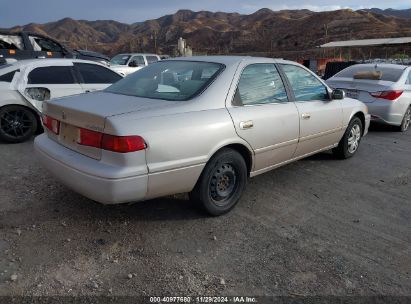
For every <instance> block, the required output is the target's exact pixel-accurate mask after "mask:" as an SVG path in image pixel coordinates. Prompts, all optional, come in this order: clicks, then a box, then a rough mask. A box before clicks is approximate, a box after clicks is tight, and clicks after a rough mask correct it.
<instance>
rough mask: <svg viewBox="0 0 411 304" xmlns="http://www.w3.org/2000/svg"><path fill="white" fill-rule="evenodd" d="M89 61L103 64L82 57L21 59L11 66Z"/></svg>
mask: <svg viewBox="0 0 411 304" xmlns="http://www.w3.org/2000/svg"><path fill="white" fill-rule="evenodd" d="M73 62H76V63H90V64H96V65H101V66H104V65H103V64H100V63H99V62H96V61H91V60H83V59H74V58H39V59H23V60H19V61H16V62H13V63H11V65H12V66H13V67H22V66H26V65H39V66H43V65H48V66H50V65H67V64H69V63H73Z"/></svg>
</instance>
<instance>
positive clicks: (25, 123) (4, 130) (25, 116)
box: [0, 105, 37, 143]
mask: <svg viewBox="0 0 411 304" xmlns="http://www.w3.org/2000/svg"><path fill="white" fill-rule="evenodd" d="M36 130H37V119H36V116H35V114H34V113H33V112H32V111H30V110H29V109H28V108H26V107H22V106H18V105H10V106H4V107H2V108H0V139H1V140H3V141H6V142H10V143H19V142H23V141H26V140H28V139H29V138H30V137H31V136H33V135H34V133H35V132H36Z"/></svg>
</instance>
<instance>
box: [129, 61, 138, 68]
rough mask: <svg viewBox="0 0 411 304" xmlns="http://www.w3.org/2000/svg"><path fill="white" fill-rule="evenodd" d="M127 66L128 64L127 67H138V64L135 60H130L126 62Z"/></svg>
mask: <svg viewBox="0 0 411 304" xmlns="http://www.w3.org/2000/svg"><path fill="white" fill-rule="evenodd" d="M128 66H129V67H132V68H136V67H138V64H137V62H135V61H130V63H129V64H128Z"/></svg>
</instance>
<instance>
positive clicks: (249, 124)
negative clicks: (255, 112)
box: [240, 120, 254, 130]
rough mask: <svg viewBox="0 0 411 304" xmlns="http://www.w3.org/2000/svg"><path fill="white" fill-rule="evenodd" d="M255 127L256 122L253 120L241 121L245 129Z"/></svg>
mask: <svg viewBox="0 0 411 304" xmlns="http://www.w3.org/2000/svg"><path fill="white" fill-rule="evenodd" d="M252 127H254V123H253V121H252V120H247V121H242V122H240V129H241V130H245V129H251V128H252Z"/></svg>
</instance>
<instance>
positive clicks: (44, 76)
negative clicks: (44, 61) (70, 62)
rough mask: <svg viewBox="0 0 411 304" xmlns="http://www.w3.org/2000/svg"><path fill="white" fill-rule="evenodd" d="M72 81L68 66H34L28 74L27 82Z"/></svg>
mask: <svg viewBox="0 0 411 304" xmlns="http://www.w3.org/2000/svg"><path fill="white" fill-rule="evenodd" d="M74 82H75V81H74V77H73V73H72V70H71V67H69V66H51V67H40V68H35V69H34V70H33V71H31V72H30V73H29V75H28V84H72V83H74Z"/></svg>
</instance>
